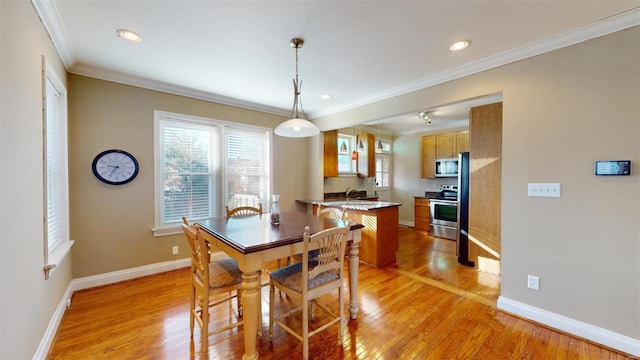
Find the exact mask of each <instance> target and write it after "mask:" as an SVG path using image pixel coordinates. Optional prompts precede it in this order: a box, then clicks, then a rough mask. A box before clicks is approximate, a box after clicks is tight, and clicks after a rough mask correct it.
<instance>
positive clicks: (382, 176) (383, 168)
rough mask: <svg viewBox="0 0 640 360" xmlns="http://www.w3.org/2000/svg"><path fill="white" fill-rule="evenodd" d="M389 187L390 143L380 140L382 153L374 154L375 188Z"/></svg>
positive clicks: (383, 188)
mask: <svg viewBox="0 0 640 360" xmlns="http://www.w3.org/2000/svg"><path fill="white" fill-rule="evenodd" d="M390 187H391V143H390V142H388V141H385V140H382V151H380V152H376V188H378V189H381V190H385V189H389V188H390Z"/></svg>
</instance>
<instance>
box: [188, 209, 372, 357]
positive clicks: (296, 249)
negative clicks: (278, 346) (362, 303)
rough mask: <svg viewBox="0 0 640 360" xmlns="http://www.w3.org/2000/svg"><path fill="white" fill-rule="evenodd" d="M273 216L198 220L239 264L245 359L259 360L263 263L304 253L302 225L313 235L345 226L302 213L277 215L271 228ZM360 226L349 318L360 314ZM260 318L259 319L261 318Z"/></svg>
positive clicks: (353, 229) (351, 242)
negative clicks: (358, 292)
mask: <svg viewBox="0 0 640 360" xmlns="http://www.w3.org/2000/svg"><path fill="white" fill-rule="evenodd" d="M270 215H271V214H268V213H267V214H263V215H251V216H246V217H240V218H229V219H225V218H216V219H209V220H200V221H196V222H195V223H196V225H197V226H199V227H200V228H201V229H202V230H203V234H204V237H205V239H206V240H207V241H208V242H209V243H210V244H211V246H213V247H215V248H217V249H219V250H221V251H223V252H225V253H226V254H228V255H229V256H230V257H232V258H234V259H236V261H238V266H239V267H240V270H242V290H243V291H242V304H243V318H244V355H243V356H242V358H243V359H246V360H253V359H257V358H258V352H257V348H256V341H257V337H258V326H262V324H258V319H259V317H258V309H260V306H259V302H260V301H261V295H260V273H261V271H262V268H263V264H264V263H265V262H267V261H272V260H276V259H281V258H286V257H288V256H292V255H296V254H300V253H302V239H303V234H304V229H305V226H309V230H310V233H311V234H315V233H317V232H319V231H321V230H324V229H329V228H332V227H336V226H345V225H346V224H347V222H344V221H341V220H334V219H328V218H323V217H318V216H315V215H310V214H307V213H302V212H282V213H280V224H279V225H273V224H271V216H270ZM363 228H364V226H363V225H361V224H357V223H350V231H349V235H348V238H347V239H348V246H349V251H348V255H349V260H348V264H349V266H348V269H349V270H348V271H349V304H348V309H349V312H350V314H351V318H352V319H355V318H356V316H357V313H358V297H357V291H358V262H359V259H358V246H359V243H360V240H361V233H362V229H363ZM260 318H261V317H260Z"/></svg>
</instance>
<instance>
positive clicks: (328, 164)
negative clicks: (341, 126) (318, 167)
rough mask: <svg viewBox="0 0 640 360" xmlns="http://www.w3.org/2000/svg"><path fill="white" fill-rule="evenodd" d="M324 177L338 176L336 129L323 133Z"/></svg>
mask: <svg viewBox="0 0 640 360" xmlns="http://www.w3.org/2000/svg"><path fill="white" fill-rule="evenodd" d="M323 134H324V177H336V176H338V130H331V131H325V132H324V133H323Z"/></svg>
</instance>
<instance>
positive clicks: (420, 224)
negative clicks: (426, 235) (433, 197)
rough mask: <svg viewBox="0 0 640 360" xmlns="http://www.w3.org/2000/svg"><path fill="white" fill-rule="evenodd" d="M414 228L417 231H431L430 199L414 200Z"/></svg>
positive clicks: (419, 198) (417, 198) (416, 198)
mask: <svg viewBox="0 0 640 360" xmlns="http://www.w3.org/2000/svg"><path fill="white" fill-rule="evenodd" d="M414 214H415V215H414V228H415V229H416V230H424V231H429V226H430V223H431V220H430V218H431V217H430V214H429V199H427V198H423V197H415V198H414Z"/></svg>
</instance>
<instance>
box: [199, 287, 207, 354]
mask: <svg viewBox="0 0 640 360" xmlns="http://www.w3.org/2000/svg"><path fill="white" fill-rule="evenodd" d="M200 300H201V301H202V302H201V304H200V306H201V307H200V308H201V309H202V312H201V313H200V314H201V315H200V316H201V319H202V327H201V328H200V342H201V343H202V349H201V350H200V351H201V352H202V354H208V353H209V298H208V297H207V298H206V299H200Z"/></svg>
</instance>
